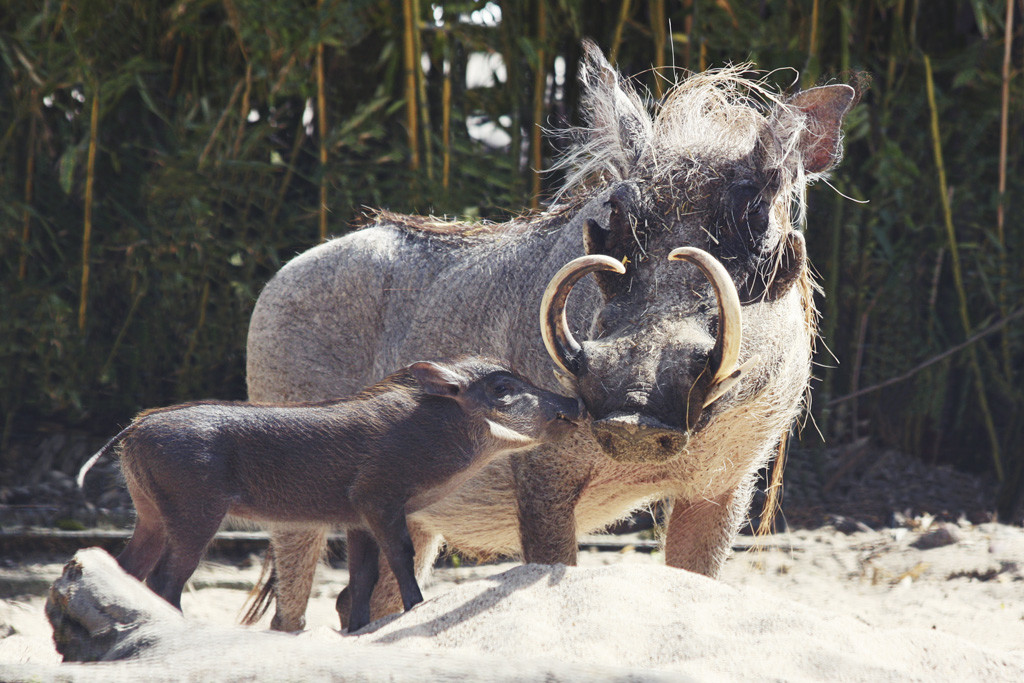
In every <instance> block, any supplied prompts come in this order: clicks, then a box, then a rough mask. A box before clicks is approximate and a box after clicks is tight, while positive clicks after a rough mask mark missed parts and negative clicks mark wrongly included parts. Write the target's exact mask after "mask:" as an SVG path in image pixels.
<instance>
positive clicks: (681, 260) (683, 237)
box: [541, 45, 855, 461]
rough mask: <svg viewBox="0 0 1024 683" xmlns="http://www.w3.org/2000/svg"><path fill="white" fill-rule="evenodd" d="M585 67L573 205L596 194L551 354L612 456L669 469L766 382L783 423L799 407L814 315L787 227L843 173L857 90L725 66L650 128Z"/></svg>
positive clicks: (549, 318)
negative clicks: (581, 299) (570, 311)
mask: <svg viewBox="0 0 1024 683" xmlns="http://www.w3.org/2000/svg"><path fill="white" fill-rule="evenodd" d="M587 53H588V54H587V61H586V63H585V64H584V65H583V68H582V81H583V86H584V92H585V104H586V111H587V113H588V115H589V117H590V120H589V122H588V123H589V126H588V127H586V128H583V129H580V131H582V133H581V134H582V136H583V138H584V139H583V140H582V141H581V142H580V144H579V145H578V146H577V147H576V148H575V151H574V152H573V153H572V154H571V157H570V163H567V164H566V165H567V166H570V167H571V168H572V173H571V174H570V180H569V188H572V189H570V192H571V191H573V189H575V191H576V192H578V193H579V194H580V195H583V196H585V197H588V199H587V200H580V201H581V202H584V201H588V202H589V205H583V206H582V208H581V210H580V215H583V216H584V220H583V232H584V235H583V236H584V242H585V245H586V251H587V253H588V256H584V257H582V258H579V259H576V260H575V261H573V262H571V263H569V264H567V265H566V266H565V267H564V268H563V269H562V270H561V271H560V272H559V273H558V274H556V275H555V277H554V278H553V279H552V281H551V283H550V284H549V286H548V289H547V291H546V292H545V296H544V303H543V306H542V311H541V323H542V329H543V332H544V341H545V346H546V347H547V349H548V352H549V353H550V355H551V356H552V358H553V359H554V360H555V362H556V363H557V364H558V365H559V367H560V369H561V379H562V380H563V384H565V385H566V386H567V387H569V388H572V390H574V391H575V392H576V393H577V394H578V395H579V396H580V397H581V398H582V399H583V401H584V403H585V404H586V406H587V409H588V410H589V412H590V413H591V415H592V416H593V418H594V421H593V425H592V430H593V433H594V437H595V438H596V440H597V442H598V443H599V444H600V446H601V447H602V448H603V449H604V450H605V451H606V453H607V454H608V455H610V456H611V457H613V458H616V459H621V460H643V461H660V460H668V459H671V458H674V457H676V456H678V455H680V454H681V453H682V452H684V450H685V448H686V446H687V443H688V442H689V440H690V439H691V437H692V436H693V435H694V434H695V433H697V432H699V431H700V430H701V429H702V428H703V427H704V426H706V425H707V424H708V423H709V422H710V421H711V420H713V418H714V415H715V414H716V413H717V412H722V411H725V410H729V409H730V408H731V407H735V406H736V405H737V404H738V403H739V402H742V401H744V400H749V398H750V397H752V396H756V395H760V394H763V393H764V392H766V391H772V390H776V389H777V387H774V386H773V384H779V383H783V384H785V385H786V386H787V387H791V386H794V385H796V386H798V387H799V389H798V390H797V391H791V390H789V389H788V388H787V390H786V392H783V393H785V394H786V399H785V400H786V401H787V402H788V403H789V404H791V405H790V406H788V407H787V409H789V408H793V407H795V406H796V405H797V404H798V403H799V400H800V395H801V394H802V391H803V388H804V387H805V386H806V383H807V380H808V378H809V361H810V359H809V348H810V339H811V337H812V336H813V334H814V329H813V328H814V326H813V315H814V314H813V307H812V303H811V301H810V288H811V284H810V279H809V275H808V272H807V262H806V254H805V250H804V239H803V235H802V234H801V233H800V232H798V231H796V230H795V229H794V228H793V225H792V223H793V221H792V218H791V216H792V214H793V213H794V212H796V213H797V214H798V217H802V215H801V214H802V210H803V194H804V188H805V186H806V184H807V182H808V181H809V180H813V179H814V178H815V177H817V176H818V175H819V174H822V173H824V172H825V171H827V170H828V169H829V168H830V167H831V166H832V165H834V164H835V163H836V161H837V160H838V159H839V157H840V155H841V147H840V125H841V122H842V118H843V116H844V115H845V113H846V112H847V111H848V110H849V108H850V106H851V105H852V103H853V100H854V96H855V91H854V89H853V88H851V87H849V86H846V85H831V86H824V87H819V88H814V89H812V90H808V91H804V92H800V93H797V94H796V95H794V96H792V97H790V98H788V99H783V98H781V97H779V96H777V95H774V94H772V93H771V92H770V91H769V90H768V88H767V87H765V86H764V85H763V84H762V83H757V82H752V81H750V80H747V79H744V78H743V77H742V69H740V68H730V69H725V70H720V71H715V72H709V73H705V74H698V75H695V76H691V77H690V78H688V79H687V80H685V81H683V82H681V83H679V84H678V85H676V86H675V87H674V88H673V89H672V90H670V92H669V93H668V94H667V95H666V97H665V98H664V99H663V100H662V102H661V103H660V104H659V105H657V107H656V109H655V111H654V113H653V114H651V113H649V112H648V111H647V109H646V108H645V107H644V106H643V104H642V102H641V100H640V98H639V96H638V95H637V94H636V92H635V91H634V90H633V89H632V87H631V86H629V84H624V83H623V82H622V81H621V77H620V76H619V75H618V74H617V73H616V72H615V71H614V70H613V69H612V68H611V67H610V66H609V65H608V63H607V62H606V61H605V59H604V57H603V56H602V55H601V53H600V52H599V51H598V50H597V49H596V48H595V47H593V46H592V45H588V46H587ZM576 188H592V189H590V190H589V191H588V190H583V189H576ZM590 272H594V273H595V276H596V277H597V282H598V286H599V288H600V291H601V296H602V299H603V305H602V306H601V308H600V309H599V310H598V311H596V313H595V316H594V319H593V326H592V329H591V333H590V335H589V336H590V338H589V339H588V340H586V341H583V342H582V343H581V342H579V341H577V340H576V339H575V338H574V337H573V335H572V333H571V331H570V329H569V326H568V325H567V324H566V322H565V314H564V310H565V303H566V299H567V297H568V295H569V292H570V290H571V288H572V286H573V284H574V283H575V282H576V281H578V280H579V279H580V278H581V277H583V276H584V275H586V274H587V273H590ZM767 328H773V329H767ZM794 346H799V347H800V348H803V349H807V350H805V351H804V352H803V356H804V359H803V361H802V362H801V363H791V362H787V361H786V360H785V358H786V357H787V356H786V354H787V349H788V348H791V347H794ZM785 372H789V373H794V372H795V373H800V374H801V377H800V378H797V379H796V381H795V382H794V381H793V378H780V377H779V376H778V375H779V374H781V373H785ZM790 394H792V396H790Z"/></svg>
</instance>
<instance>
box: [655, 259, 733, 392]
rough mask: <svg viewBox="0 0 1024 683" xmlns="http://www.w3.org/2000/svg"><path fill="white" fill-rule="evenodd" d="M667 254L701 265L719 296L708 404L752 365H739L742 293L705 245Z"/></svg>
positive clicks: (717, 297) (705, 275) (716, 294)
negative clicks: (737, 290) (716, 335)
mask: <svg viewBox="0 0 1024 683" xmlns="http://www.w3.org/2000/svg"><path fill="white" fill-rule="evenodd" d="M668 258H669V260H670V261H689V262H690V263H692V264H694V265H695V266H697V267H698V268H700V270H701V272H702V273H704V277H706V278H707V279H708V281H709V282H711V287H712V288H713V289H714V290H715V298H716V299H717V300H718V338H717V339H715V348H714V349H713V350H712V351H711V358H712V359H717V362H718V367H717V368H715V372H714V375H713V376H712V378H711V384H710V385H709V387H708V393H707V399H706V401H705V403H704V406H705V407H707V406H708V405H710V404H711V403H712V402H713V401H714V400H715V399H717V398H719V397H721V396H722V394H724V393H725V392H726V391H728V390H729V389H730V388H732V386H733V385H734V384H736V382H738V381H739V379H740V376H741V375H742V374H743V373H744V372H745V371H746V370H748V369H749V368H750V366H751V365H752V361H753V359H751V360H749V361H747V362H746V363H745V364H744V365H743V367H742V368H737V367H736V362H737V361H738V360H739V357H740V341H741V340H742V339H743V322H742V316H741V315H740V297H739V294H737V292H736V285H734V284H733V283H732V278H731V277H729V273H728V272H727V271H726V270H725V266H723V265H722V264H721V263H720V262H719V260H718V259H716V258H715V257H714V256H712V255H711V254H709V253H708V252H706V251H704V250H703V249H698V248H696V247H679V248H678V249H673V250H672V252H671V253H670V254H669V255H668Z"/></svg>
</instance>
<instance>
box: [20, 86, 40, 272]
mask: <svg viewBox="0 0 1024 683" xmlns="http://www.w3.org/2000/svg"><path fill="white" fill-rule="evenodd" d="M36 96H37V93H36V91H35V90H33V91H32V101H33V102H35V101H36ZM36 119H37V117H36V112H32V113H31V114H30V115H29V124H28V145H26V149H27V155H28V158H27V159H26V160H25V211H24V212H23V213H22V216H21V256H20V257H19V258H18V280H19V281H20V280H24V279H25V275H26V274H27V273H28V238H29V236H30V235H31V233H30V230H31V227H32V195H33V187H32V183H33V178H35V174H36Z"/></svg>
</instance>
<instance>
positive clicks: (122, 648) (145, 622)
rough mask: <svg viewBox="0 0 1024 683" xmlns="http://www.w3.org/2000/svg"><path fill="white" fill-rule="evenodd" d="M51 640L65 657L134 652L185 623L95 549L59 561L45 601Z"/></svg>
mask: <svg viewBox="0 0 1024 683" xmlns="http://www.w3.org/2000/svg"><path fill="white" fill-rule="evenodd" d="M46 617H47V619H49V621H50V625H51V626H52V627H53V642H54V644H55V645H56V647H57V651H58V652H59V653H60V654H61V655H62V656H63V657H64V661H66V662H96V661H104V660H118V659H130V658H133V657H137V656H138V655H139V654H141V653H142V652H143V651H144V650H146V649H147V648H148V647H149V643H152V642H155V641H156V640H159V639H160V638H159V637H154V636H159V634H169V633H172V632H178V631H181V630H183V629H184V628H185V620H184V618H183V617H182V615H181V613H180V612H178V611H177V610H176V609H174V608H173V607H171V605H170V604H168V603H167V602H166V601H165V600H163V599H162V598H160V597H158V596H157V595H156V594H155V593H153V592H152V591H150V590H149V589H148V588H146V586H145V585H143V584H142V583H141V582H139V581H138V580H136V579H134V578H133V577H131V576H129V575H128V574H126V573H125V572H124V571H123V570H122V569H121V567H120V566H119V565H118V564H117V561H116V560H114V558H112V557H111V556H110V555H108V554H107V553H106V552H105V551H104V550H101V549H100V548H86V549H85V550H80V551H78V553H76V554H75V557H74V558H73V559H72V560H71V561H70V562H68V563H67V564H66V565H65V566H64V573H63V575H62V576H61V577H60V578H59V579H57V580H56V581H54V583H53V585H52V586H51V587H50V594H49V597H47V600H46Z"/></svg>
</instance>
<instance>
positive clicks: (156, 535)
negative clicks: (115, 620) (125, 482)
mask: <svg viewBox="0 0 1024 683" xmlns="http://www.w3.org/2000/svg"><path fill="white" fill-rule="evenodd" d="M131 493H132V499H133V501H134V502H135V512H136V521H135V531H133V532H132V539H131V540H130V541H129V542H128V545H127V546H126V547H125V549H124V550H122V551H121V554H120V555H118V556H117V562H118V564H120V565H121V568H122V569H124V570H125V571H126V572H128V573H129V574H131V575H132V576H134V577H135V578H136V579H139V580H143V581H144V580H145V579H146V577H147V576H149V574H150V572H152V571H153V567H155V566H156V563H157V560H159V559H160V556H161V555H162V554H163V552H164V547H165V546H166V545H167V535H166V532H165V531H164V524H163V522H162V521H161V519H160V512H159V511H158V510H157V509H156V506H155V505H153V503H152V501H150V500H149V498H148V497H146V496H145V495H144V494H142V493H138V492H136V491H132V492H131Z"/></svg>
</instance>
